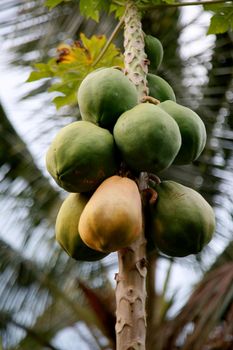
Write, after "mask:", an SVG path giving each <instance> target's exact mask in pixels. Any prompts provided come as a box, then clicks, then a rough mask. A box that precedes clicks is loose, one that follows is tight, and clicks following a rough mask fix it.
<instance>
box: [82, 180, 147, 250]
mask: <svg viewBox="0 0 233 350" xmlns="http://www.w3.org/2000/svg"><path fill="white" fill-rule="evenodd" d="M141 231H142V208H141V197H140V193H139V190H138V188H137V185H136V183H135V182H134V181H133V180H131V179H128V178H126V177H120V176H117V175H115V176H112V177H110V178H108V179H106V180H105V181H103V182H102V184H101V185H100V186H99V187H98V188H97V190H96V191H95V192H94V194H93V195H92V197H91V198H90V200H89V202H88V203H87V205H86V206H85V208H84V210H83V212H82V214H81V217H80V221H79V232H80V236H81V238H82V240H83V242H85V244H86V245H87V246H89V247H90V248H92V249H95V250H99V251H101V252H105V253H109V252H114V251H117V250H119V249H121V248H125V247H128V246H129V245H130V244H131V243H133V242H134V241H135V240H136V239H137V238H138V237H139V235H140V233H141Z"/></svg>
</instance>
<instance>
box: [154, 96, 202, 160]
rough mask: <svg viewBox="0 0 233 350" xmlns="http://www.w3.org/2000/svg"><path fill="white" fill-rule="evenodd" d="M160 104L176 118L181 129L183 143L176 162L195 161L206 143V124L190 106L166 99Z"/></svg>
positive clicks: (160, 106)
mask: <svg viewBox="0 0 233 350" xmlns="http://www.w3.org/2000/svg"><path fill="white" fill-rule="evenodd" d="M158 106H159V108H161V109H163V110H164V111H165V112H167V113H168V114H169V115H170V116H171V117H172V118H174V119H175V121H176V122H177V124H178V126H179V129H180V133H181V138H182V145H181V148H180V150H179V152H178V154H177V156H176V158H175V160H174V164H178V165H183V164H189V163H191V162H193V161H194V160H196V159H197V158H198V157H199V156H200V154H201V152H202V151H203V149H204V147H205V144H206V129H205V124H204V123H203V121H202V120H201V118H200V117H199V116H198V115H197V114H196V113H195V112H194V111H192V110H191V109H190V108H187V107H184V106H182V105H180V104H178V103H175V102H173V101H165V102H162V103H160V104H159V105H158Z"/></svg>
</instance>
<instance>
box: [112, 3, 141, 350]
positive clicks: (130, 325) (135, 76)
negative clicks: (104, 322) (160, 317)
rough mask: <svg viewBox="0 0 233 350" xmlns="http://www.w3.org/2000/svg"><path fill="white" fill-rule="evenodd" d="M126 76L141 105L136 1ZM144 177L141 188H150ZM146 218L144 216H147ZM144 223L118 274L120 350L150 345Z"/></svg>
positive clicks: (121, 257)
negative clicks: (133, 87) (147, 319)
mask: <svg viewBox="0 0 233 350" xmlns="http://www.w3.org/2000/svg"><path fill="white" fill-rule="evenodd" d="M124 46H125V54H124V56H125V73H126V75H127V76H128V77H129V79H130V80H131V81H132V82H133V83H134V84H135V86H136V87H137V90H138V101H139V102H140V101H141V100H142V99H143V98H144V97H145V96H147V95H148V87H147V80H146V75H147V71H148V68H147V65H148V62H147V60H146V54H145V52H144V38H143V32H142V28H141V17H140V13H139V12H138V9H137V7H136V6H135V2H134V1H132V0H131V1H128V4H127V8H126V13H125V29H124ZM145 178H146V174H141V177H140V179H139V189H140V191H143V190H144V189H145V187H146V181H145ZM143 216H144V215H143ZM144 231H145V228H144V223H143V225H142V232H141V235H140V237H139V238H138V239H137V240H136V241H135V242H134V243H133V244H132V245H131V246H129V247H127V248H125V249H122V250H120V251H118V261H119V273H118V274H116V282H117V285H116V319H117V320H116V344H117V350H145V342H146V275H147V267H146V240H145V235H144Z"/></svg>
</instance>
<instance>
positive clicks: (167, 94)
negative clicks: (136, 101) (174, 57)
mask: <svg viewBox="0 0 233 350" xmlns="http://www.w3.org/2000/svg"><path fill="white" fill-rule="evenodd" d="M147 82H148V88H149V96H152V97H154V98H156V99H157V100H159V101H160V102H163V101H166V100H171V101H174V102H176V96H175V93H174V91H173V89H172V87H171V86H170V85H169V84H168V82H166V80H164V79H163V78H161V77H159V76H158V75H155V74H147Z"/></svg>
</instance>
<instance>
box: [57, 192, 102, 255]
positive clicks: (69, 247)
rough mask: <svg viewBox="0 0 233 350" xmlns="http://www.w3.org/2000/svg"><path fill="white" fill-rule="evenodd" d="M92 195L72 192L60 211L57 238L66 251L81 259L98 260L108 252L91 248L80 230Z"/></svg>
mask: <svg viewBox="0 0 233 350" xmlns="http://www.w3.org/2000/svg"><path fill="white" fill-rule="evenodd" d="M89 199H90V196H88V195H87V194H82V193H70V194H69V195H68V197H67V198H66V199H65V200H64V202H63V203H62V206H61V208H60V210H59V212H58V215H57V219H56V225H55V233H56V240H57V241H58V243H59V244H60V245H61V247H62V248H63V249H64V250H65V251H66V253H67V254H68V255H69V256H71V257H72V258H74V259H76V260H80V261H96V260H99V259H102V258H104V257H105V256H106V255H107V254H104V253H101V252H97V251H96V250H93V249H91V248H89V247H88V246H87V245H86V244H85V243H84V242H83V241H82V239H81V237H80V235H79V232H78V224H79V219H80V215H81V213H82V212H83V209H84V208H85V206H86V204H87V202H88V200H89Z"/></svg>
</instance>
